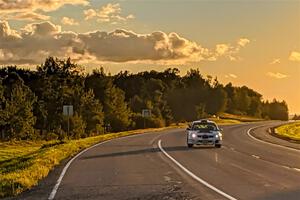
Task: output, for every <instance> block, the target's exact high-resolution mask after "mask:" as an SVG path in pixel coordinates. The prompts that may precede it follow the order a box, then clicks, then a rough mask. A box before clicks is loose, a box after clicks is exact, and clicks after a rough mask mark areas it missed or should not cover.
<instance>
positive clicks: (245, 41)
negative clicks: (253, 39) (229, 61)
mask: <svg viewBox="0 0 300 200" xmlns="http://www.w3.org/2000/svg"><path fill="white" fill-rule="evenodd" d="M248 43H250V40H249V39H247V38H240V39H239V40H238V45H239V46H241V47H244V46H246V45H247V44H248Z"/></svg>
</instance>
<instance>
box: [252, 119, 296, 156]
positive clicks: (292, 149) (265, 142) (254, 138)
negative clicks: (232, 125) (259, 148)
mask: <svg viewBox="0 0 300 200" xmlns="http://www.w3.org/2000/svg"><path fill="white" fill-rule="evenodd" d="M263 126H264V125H260V126H255V127H252V128H250V129H248V130H247V135H248V136H249V137H250V138H252V139H253V140H255V141H258V142H261V143H264V144H268V145H272V146H275V147H280V148H283V149H288V150H291V151H296V152H300V150H298V149H294V148H291V147H286V146H282V145H280V144H274V143H271V142H267V141H264V140H260V139H258V138H256V137H254V136H253V135H251V131H252V130H253V129H256V128H259V127H263Z"/></svg>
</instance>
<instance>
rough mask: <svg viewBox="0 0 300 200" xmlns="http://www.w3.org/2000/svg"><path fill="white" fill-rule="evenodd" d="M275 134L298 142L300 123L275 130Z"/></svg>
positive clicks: (299, 139) (299, 138)
mask: <svg viewBox="0 0 300 200" xmlns="http://www.w3.org/2000/svg"><path fill="white" fill-rule="evenodd" d="M275 134H277V135H278V136H280V137H284V138H288V139H291V140H296V141H300V121H297V122H293V123H290V124H285V125H282V126H279V127H277V128H275Z"/></svg>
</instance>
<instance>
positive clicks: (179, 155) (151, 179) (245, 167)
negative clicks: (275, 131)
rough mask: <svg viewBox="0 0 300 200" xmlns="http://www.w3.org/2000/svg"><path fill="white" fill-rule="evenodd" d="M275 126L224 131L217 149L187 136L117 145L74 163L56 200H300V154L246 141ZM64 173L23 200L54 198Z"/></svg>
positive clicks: (174, 133)
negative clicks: (188, 143) (191, 145)
mask: <svg viewBox="0 0 300 200" xmlns="http://www.w3.org/2000/svg"><path fill="white" fill-rule="evenodd" d="M278 123H280V122H268V123H266V122H264V123H252V124H240V125H232V126H224V127H223V128H224V131H223V138H224V141H223V146H222V148H220V149H218V148H212V147H195V148H192V149H188V148H187V147H186V132H185V130H183V129H176V130H168V131H163V132H160V133H147V134H143V135H138V136H134V137H125V138H120V139H116V140H112V141H109V142H106V143H104V144H101V145H98V146H96V147H94V148H91V149H90V150H88V151H86V152H84V153H83V154H81V155H80V156H78V158H76V159H74V161H73V162H72V163H71V165H70V167H69V168H68V170H67V171H66V173H65V175H64V177H63V178H62V180H61V183H60V185H59V187H58V188H57V190H56V192H55V193H54V196H52V197H54V199H56V200H68V199H70V200H71V199H72V200H77V199H89V200H91V199H103V200H111V199H122V200H123V199H124V200H125V199H126V200H127V199H134V200H138V199H141V200H142V199H146V200H157V199H162V200H171V199H172V200H173V199H180V200H182V199H197V200H198V199H203V200H210V199H214V200H215V199H232V200H234V199H255V200H269V199H270V200H275V199H276V200H299V199H300V151H299V150H292V149H288V148H283V147H280V146H276V145H270V144H267V143H263V142H260V141H258V140H255V139H253V138H252V137H250V136H249V134H248V133H249V132H250V134H251V135H255V134H266V130H267V128H269V127H272V126H274V125H276V124H278ZM258 125H261V127H259V128H255V129H253V130H251V131H248V130H249V129H250V128H252V127H257V126H258ZM159 141H160V142H159ZM158 143H160V144H161V146H160V147H161V148H162V149H163V151H164V153H163V152H162V149H160V148H159V145H158ZM62 168H63V166H61V167H60V168H58V169H56V171H55V172H53V173H52V174H50V176H49V177H48V178H47V179H51V180H47V179H46V180H45V181H44V182H42V183H41V185H40V186H38V187H37V188H35V189H33V190H32V191H29V192H25V193H24V194H23V195H21V196H20V197H18V199H47V198H49V195H50V193H51V191H53V187H54V185H55V182H56V180H57V179H58V177H59V175H60V174H61V171H62Z"/></svg>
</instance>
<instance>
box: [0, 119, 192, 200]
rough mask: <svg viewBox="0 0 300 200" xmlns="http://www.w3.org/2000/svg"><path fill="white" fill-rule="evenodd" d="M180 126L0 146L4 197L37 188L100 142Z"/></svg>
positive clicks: (0, 192) (0, 185)
mask: <svg viewBox="0 0 300 200" xmlns="http://www.w3.org/2000/svg"><path fill="white" fill-rule="evenodd" d="M179 127H186V125H185V124H179V125H173V126H169V127H166V128H153V129H144V130H135V131H125V132H119V133H110V134H104V135H99V136H95V137H88V138H84V139H79V140H69V141H64V142H59V141H49V142H47V141H36V142H28V141H15V142H2V143H0V172H1V174H0V197H5V196H12V195H16V194H19V193H21V192H22V191H24V190H27V189H29V188H31V187H33V186H35V185H37V184H38V181H39V180H41V179H42V178H44V177H46V176H47V175H48V173H49V172H50V170H52V169H53V168H54V166H56V165H58V164H59V163H60V162H61V161H62V160H63V159H66V158H69V157H71V156H74V155H75V154H76V153H78V152H79V151H80V150H82V149H84V148H87V147H89V146H91V145H93V144H96V143H98V142H101V141H105V140H109V139H113V138H118V137H123V136H128V135H134V134H140V133H145V132H149V131H151V132H155V131H161V130H165V129H170V128H179Z"/></svg>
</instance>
